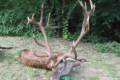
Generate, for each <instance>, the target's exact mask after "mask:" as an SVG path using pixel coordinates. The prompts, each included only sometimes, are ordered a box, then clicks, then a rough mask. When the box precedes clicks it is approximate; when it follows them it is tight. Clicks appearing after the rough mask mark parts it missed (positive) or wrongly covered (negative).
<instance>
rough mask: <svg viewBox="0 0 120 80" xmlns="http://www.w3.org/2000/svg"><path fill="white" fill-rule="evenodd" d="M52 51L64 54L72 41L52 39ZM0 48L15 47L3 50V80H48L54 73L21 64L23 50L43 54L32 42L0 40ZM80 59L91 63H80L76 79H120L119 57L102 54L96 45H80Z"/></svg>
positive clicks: (0, 74)
mask: <svg viewBox="0 0 120 80" xmlns="http://www.w3.org/2000/svg"><path fill="white" fill-rule="evenodd" d="M49 42H50V45H51V47H52V49H53V51H57V52H62V53H65V52H67V51H68V49H69V46H70V44H71V42H69V41H66V40H63V39H60V38H57V39H56V38H53V39H50V40H49ZM0 46H6V47H9V46H13V47H15V48H14V49H11V50H5V51H0V80H49V79H50V76H51V71H47V70H44V69H35V68H31V67H27V66H24V65H23V64H21V63H20V62H19V59H18V57H19V55H20V51H21V50H22V49H32V50H37V51H41V50H42V51H44V50H45V49H44V48H42V47H39V46H37V45H36V44H35V43H34V41H33V39H31V38H25V37H0ZM77 52H78V55H79V56H78V57H80V58H85V59H87V60H88V62H86V63H83V64H81V66H80V67H78V68H76V69H75V70H74V71H73V72H72V73H71V77H72V79H73V80H120V57H117V56H115V55H114V54H112V53H100V52H97V51H96V50H95V47H94V45H93V44H90V43H80V44H79V46H78V47H77Z"/></svg>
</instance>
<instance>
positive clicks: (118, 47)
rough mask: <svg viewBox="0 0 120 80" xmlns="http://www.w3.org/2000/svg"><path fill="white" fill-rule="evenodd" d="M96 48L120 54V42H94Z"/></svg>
mask: <svg viewBox="0 0 120 80" xmlns="http://www.w3.org/2000/svg"><path fill="white" fill-rule="evenodd" d="M95 46H96V49H97V50H98V51H100V52H103V53H105V52H113V53H116V54H117V55H118V56H120V43H117V42H109V43H96V45H95Z"/></svg>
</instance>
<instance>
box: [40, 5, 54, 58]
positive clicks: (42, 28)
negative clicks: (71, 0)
mask: <svg viewBox="0 0 120 80" xmlns="http://www.w3.org/2000/svg"><path fill="white" fill-rule="evenodd" d="M43 13H44V3H43V4H42V5H41V17H40V21H39V29H40V30H41V32H42V34H43V36H44V40H45V45H46V48H47V50H48V52H47V54H48V55H49V57H50V58H51V57H52V51H51V48H50V46H49V43H48V38H47V34H46V31H45V26H44V25H43Z"/></svg>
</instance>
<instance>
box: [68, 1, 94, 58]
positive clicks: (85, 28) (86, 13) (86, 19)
mask: <svg viewBox="0 0 120 80" xmlns="http://www.w3.org/2000/svg"><path fill="white" fill-rule="evenodd" d="M78 1H79V0H78ZM79 3H80V6H81V7H82V10H83V14H84V18H83V22H82V29H81V32H80V35H79V37H78V38H77V40H76V41H73V44H72V48H71V50H70V53H72V52H73V53H74V54H75V58H77V53H76V50H75V48H76V47H77V46H78V44H79V43H80V41H81V39H82V38H83V37H84V36H85V34H87V33H88V32H89V29H90V26H89V20H90V17H91V15H92V14H93V13H94V11H95V4H93V3H92V1H91V0H89V3H90V6H91V9H90V10H88V9H87V5H86V2H85V5H83V2H82V1H79Z"/></svg>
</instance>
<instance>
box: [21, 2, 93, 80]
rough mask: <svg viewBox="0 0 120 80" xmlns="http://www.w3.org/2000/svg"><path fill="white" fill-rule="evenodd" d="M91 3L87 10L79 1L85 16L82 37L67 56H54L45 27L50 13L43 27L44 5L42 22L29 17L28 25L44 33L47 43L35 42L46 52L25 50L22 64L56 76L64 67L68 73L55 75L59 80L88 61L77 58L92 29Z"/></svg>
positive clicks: (54, 77) (60, 54) (73, 44)
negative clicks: (80, 45)
mask: <svg viewBox="0 0 120 80" xmlns="http://www.w3.org/2000/svg"><path fill="white" fill-rule="evenodd" d="M89 2H90V6H91V9H90V10H87V4H86V3H85V4H83V3H82V1H79V3H80V6H81V8H82V10H83V14H84V19H83V23H82V29H81V32H80V35H79V37H78V38H77V40H75V41H73V43H72V46H71V49H70V50H69V51H68V52H67V53H65V54H62V53H61V52H59V53H57V54H53V52H52V50H51V48H50V45H49V42H48V38H47V34H46V31H45V27H46V26H48V25H49V20H50V13H49V16H48V22H47V24H46V25H43V9H44V5H43V4H42V6H41V18H40V21H39V22H37V21H36V20H35V19H34V15H32V18H29V17H28V24H29V23H31V24H35V25H37V26H38V28H39V30H40V31H41V32H42V34H43V36H44V39H45V43H40V42H38V41H37V40H36V39H35V42H36V43H37V44H38V45H39V46H43V47H45V48H46V51H44V52H34V51H32V50H28V49H25V50H23V52H22V54H21V57H20V59H21V62H22V63H23V64H25V65H28V66H32V67H40V68H41V67H42V68H45V69H50V70H54V74H55V75H57V73H58V72H60V71H61V70H60V71H59V67H61V66H62V67H63V68H64V69H65V70H67V71H65V70H64V69H63V73H62V72H60V73H61V74H60V73H58V74H59V76H58V75H57V76H55V75H53V80H59V78H60V76H62V75H65V74H68V73H69V72H70V71H71V69H72V68H73V67H75V66H77V65H80V62H81V61H86V60H85V59H78V58H77V51H76V47H77V46H78V44H79V43H80V41H81V39H82V38H83V37H84V36H85V34H86V33H88V31H89V29H90V28H89V27H90V26H89V19H90V17H91V15H92V14H93V13H94V11H95V4H93V3H92V1H91V0H89ZM71 54H74V55H71ZM71 61H72V64H71V66H69V68H68V67H66V66H65V64H68V63H69V62H70V63H71ZM67 72H68V73H67ZM56 77H57V78H58V79H57V78H56Z"/></svg>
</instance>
